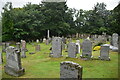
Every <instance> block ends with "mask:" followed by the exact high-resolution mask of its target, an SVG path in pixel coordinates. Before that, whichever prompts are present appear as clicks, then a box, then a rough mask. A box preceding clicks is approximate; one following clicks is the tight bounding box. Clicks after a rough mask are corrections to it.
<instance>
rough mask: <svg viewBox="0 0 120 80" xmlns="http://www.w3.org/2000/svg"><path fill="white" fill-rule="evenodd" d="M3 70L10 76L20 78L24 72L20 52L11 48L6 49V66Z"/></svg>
mask: <svg viewBox="0 0 120 80" xmlns="http://www.w3.org/2000/svg"><path fill="white" fill-rule="evenodd" d="M4 69H5V73H7V74H9V75H12V76H22V75H23V74H24V72H25V70H24V69H23V68H22V65H21V57H20V52H19V51H18V50H17V49H16V48H14V47H12V46H9V47H7V49H6V65H5V68H4Z"/></svg>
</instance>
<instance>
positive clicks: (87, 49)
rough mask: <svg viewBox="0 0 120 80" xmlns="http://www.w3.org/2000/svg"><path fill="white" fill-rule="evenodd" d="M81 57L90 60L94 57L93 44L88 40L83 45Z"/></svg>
mask: <svg viewBox="0 0 120 80" xmlns="http://www.w3.org/2000/svg"><path fill="white" fill-rule="evenodd" d="M81 57H87V58H88V59H90V58H91V57H92V42H91V41H90V40H88V39H85V40H84V41H83V43H82V55H81Z"/></svg>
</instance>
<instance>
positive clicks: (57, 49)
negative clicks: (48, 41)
mask: <svg viewBox="0 0 120 80" xmlns="http://www.w3.org/2000/svg"><path fill="white" fill-rule="evenodd" d="M52 53H53V57H56V58H57V57H61V56H62V39H61V38H60V37H54V38H53V40H52Z"/></svg>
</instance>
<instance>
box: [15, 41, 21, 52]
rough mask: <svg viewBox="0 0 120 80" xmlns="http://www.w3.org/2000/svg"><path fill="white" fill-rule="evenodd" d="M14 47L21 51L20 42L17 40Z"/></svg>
mask: <svg viewBox="0 0 120 80" xmlns="http://www.w3.org/2000/svg"><path fill="white" fill-rule="evenodd" d="M16 49H17V50H18V51H21V49H20V42H17V43H16Z"/></svg>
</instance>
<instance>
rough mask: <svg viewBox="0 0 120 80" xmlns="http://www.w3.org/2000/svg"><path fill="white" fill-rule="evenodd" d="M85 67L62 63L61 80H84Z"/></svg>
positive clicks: (66, 62) (67, 62) (68, 62)
mask: <svg viewBox="0 0 120 80" xmlns="http://www.w3.org/2000/svg"><path fill="white" fill-rule="evenodd" d="M82 70H83V67H82V66H80V65H79V64H77V63H74V62H70V61H65V62H61V63H60V78H61V80H82Z"/></svg>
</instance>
